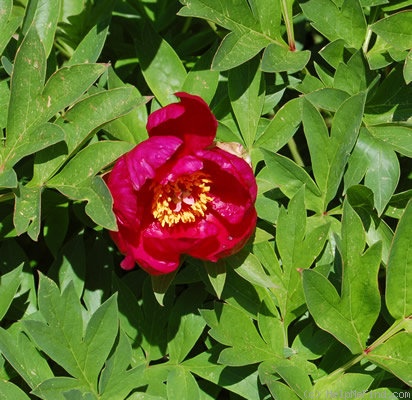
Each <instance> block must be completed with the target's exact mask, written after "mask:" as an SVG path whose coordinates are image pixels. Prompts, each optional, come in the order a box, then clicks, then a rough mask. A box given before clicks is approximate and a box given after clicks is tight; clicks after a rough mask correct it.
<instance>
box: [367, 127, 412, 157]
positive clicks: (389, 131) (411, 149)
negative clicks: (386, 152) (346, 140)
mask: <svg viewBox="0 0 412 400" xmlns="http://www.w3.org/2000/svg"><path fill="white" fill-rule="evenodd" d="M368 131H369V132H370V133H371V134H372V135H373V136H374V137H375V138H376V139H379V140H380V141H382V142H383V143H384V144H387V145H389V146H391V147H392V148H393V150H395V151H397V152H398V153H400V154H403V155H405V156H407V157H412V128H410V127H408V126H401V125H394V124H391V125H379V126H368Z"/></svg>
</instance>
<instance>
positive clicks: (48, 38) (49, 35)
mask: <svg viewBox="0 0 412 400" xmlns="http://www.w3.org/2000/svg"><path fill="white" fill-rule="evenodd" d="M60 7H61V0H40V1H38V2H37V7H36V13H35V15H34V25H35V27H36V30H37V32H38V34H39V38H40V41H41V42H42V44H43V46H44V49H45V51H46V57H48V56H49V54H50V52H51V50H52V47H53V43H54V35H55V32H56V27H57V22H58V20H59V14H60Z"/></svg>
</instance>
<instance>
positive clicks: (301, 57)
mask: <svg viewBox="0 0 412 400" xmlns="http://www.w3.org/2000/svg"><path fill="white" fill-rule="evenodd" d="M310 54H311V53H310V51H309V50H302V51H291V50H290V49H289V48H288V47H285V46H281V45H279V44H277V43H271V44H269V46H268V47H267V48H266V49H265V52H264V53H263V58H262V71H265V72H288V73H290V74H292V73H294V72H297V71H301V70H302V69H304V68H305V66H306V64H307V63H308V62H309V59H310Z"/></svg>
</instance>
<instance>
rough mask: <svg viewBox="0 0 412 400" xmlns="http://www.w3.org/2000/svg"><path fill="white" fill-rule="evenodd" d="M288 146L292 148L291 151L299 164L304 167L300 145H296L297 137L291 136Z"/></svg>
mask: <svg viewBox="0 0 412 400" xmlns="http://www.w3.org/2000/svg"><path fill="white" fill-rule="evenodd" d="M288 147H289V150H290V153H291V154H292V157H293V160H294V161H295V163H296V164H298V165H299V166H300V167H304V166H305V164H304V162H303V160H302V157H301V156H300V153H299V150H298V146H296V142H295V139H293V138H290V139H289V141H288Z"/></svg>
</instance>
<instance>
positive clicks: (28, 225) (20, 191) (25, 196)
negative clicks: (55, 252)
mask: <svg viewBox="0 0 412 400" xmlns="http://www.w3.org/2000/svg"><path fill="white" fill-rule="evenodd" d="M41 191H42V189H41V188H39V187H27V186H23V185H21V184H19V186H18V188H17V190H15V191H14V195H15V198H16V201H15V211H14V216H13V222H14V226H15V228H16V232H17V234H18V235H21V234H22V233H23V232H26V231H28V233H29V236H30V237H31V238H32V239H33V240H37V237H38V236H39V233H40V223H41V217H40V211H41V210H40V208H41Z"/></svg>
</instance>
